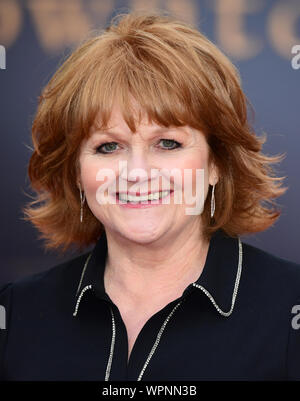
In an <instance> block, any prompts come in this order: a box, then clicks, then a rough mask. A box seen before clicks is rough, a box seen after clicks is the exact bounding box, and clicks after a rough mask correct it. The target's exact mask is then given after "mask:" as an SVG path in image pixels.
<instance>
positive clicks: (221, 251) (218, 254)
mask: <svg viewBox="0 0 300 401" xmlns="http://www.w3.org/2000/svg"><path fill="white" fill-rule="evenodd" d="M107 250H108V247H107V238H106V234H105V231H103V233H102V235H101V237H100V239H99V240H98V242H97V244H96V246H95V248H94V249H93V251H92V252H91V253H90V254H89V255H88V257H87V259H86V262H85V264H84V266H83V270H82V273H81V278H80V281H79V284H78V288H77V292H76V303H75V310H74V313H73V315H74V316H76V315H77V312H78V308H79V304H80V301H81V298H82V296H83V294H84V292H85V291H86V290H88V289H93V291H94V292H95V294H96V296H97V297H98V298H100V299H104V300H106V301H109V302H111V300H110V298H109V297H108V295H107V294H106V292H105V288H104V270H105V264H106V258H107ZM242 256H243V255H242V244H241V241H240V239H239V238H233V237H229V236H228V235H226V234H225V233H224V232H223V231H222V230H218V231H216V232H215V233H214V234H213V235H212V237H211V239H210V244H209V249H208V253H207V257H206V262H205V265H204V268H203V270H202V273H201V274H200V276H199V278H198V279H197V280H196V281H195V282H193V283H191V284H189V285H188V286H187V288H186V289H185V290H184V292H183V294H182V295H186V294H187V293H189V292H190V291H193V290H195V289H197V290H198V291H202V293H204V294H205V295H206V296H207V297H208V298H209V300H210V301H211V303H212V305H213V307H214V308H215V310H216V311H217V312H218V313H220V314H221V315H222V316H226V317H228V316H230V315H231V313H232V312H233V309H234V305H235V300H236V296H237V293H238V287H239V281H240V276H241V271H242Z"/></svg>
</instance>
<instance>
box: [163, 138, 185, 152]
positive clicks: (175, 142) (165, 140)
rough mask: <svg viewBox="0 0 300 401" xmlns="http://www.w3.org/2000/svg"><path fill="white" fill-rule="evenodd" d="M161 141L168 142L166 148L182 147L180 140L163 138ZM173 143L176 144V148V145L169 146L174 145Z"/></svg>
mask: <svg viewBox="0 0 300 401" xmlns="http://www.w3.org/2000/svg"><path fill="white" fill-rule="evenodd" d="M160 142H165V143H167V147H166V149H167V150H173V149H177V148H180V147H181V145H182V144H181V143H179V142H177V141H174V140H173V139H161V140H160ZM172 143H173V144H175V146H176V147H175V148H174V147H169V146H168V145H172Z"/></svg>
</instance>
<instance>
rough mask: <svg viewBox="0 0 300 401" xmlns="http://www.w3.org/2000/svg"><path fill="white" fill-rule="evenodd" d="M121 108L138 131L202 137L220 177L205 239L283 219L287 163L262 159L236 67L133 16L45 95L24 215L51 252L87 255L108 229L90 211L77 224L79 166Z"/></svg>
mask: <svg viewBox="0 0 300 401" xmlns="http://www.w3.org/2000/svg"><path fill="white" fill-rule="evenodd" d="M132 99H134V100H135V101H136V102H137V104H138V105H139V106H140V112H139V113H138V117H137V115H136V114H135V113H134V109H133V108H132ZM115 102H118V104H119V105H120V108H121V111H122V115H123V118H124V120H125V121H126V123H127V124H128V126H129V128H130V129H131V131H132V132H136V124H137V123H139V122H140V118H141V117H142V114H143V113H145V114H146V115H147V117H148V119H149V122H150V123H151V122H153V121H154V122H155V123H157V124H159V125H161V126H165V127H169V126H177V127H179V126H184V125H189V126H191V127H193V128H195V129H198V130H201V131H202V132H203V133H204V134H205V136H206V140H207V143H208V145H209V148H210V156H211V157H212V158H213V160H214V162H215V164H216V166H217V168H218V171H219V181H218V183H217V185H216V187H215V197H216V209H215V215H214V219H211V217H210V196H207V199H206V202H205V206H204V211H203V213H202V224H203V227H204V234H205V235H206V236H207V238H209V237H210V236H211V235H212V233H213V232H214V231H216V230H217V229H219V228H221V229H223V230H224V231H225V232H226V233H227V234H228V235H230V236H238V235H241V234H249V233H253V232H258V231H262V230H265V229H266V228H268V227H269V226H271V225H272V224H273V223H274V222H275V221H276V219H277V218H278V217H279V214H280V211H279V210H278V207H277V206H276V204H275V202H274V198H276V197H278V196H280V195H281V194H282V193H283V192H284V191H285V190H286V188H283V187H282V178H279V177H276V176H275V174H274V170H273V169H272V168H271V164H273V163H276V162H278V161H279V160H281V156H274V157H270V156H267V155H265V154H263V153H262V145H263V143H264V142H265V137H258V136H256V134H255V132H254V130H253V129H252V128H251V125H250V123H249V117H248V115H249V106H250V103H249V102H248V100H247V98H246V96H245V94H244V93H243V91H242V89H241V80H240V76H239V73H238V71H237V69H236V67H235V66H234V65H233V64H232V63H231V62H230V61H229V59H228V58H227V57H226V56H225V55H224V54H223V53H222V52H221V51H220V50H219V49H218V48H217V47H216V46H215V45H214V44H213V43H212V42H211V41H209V40H208V39H207V38H206V37H205V36H204V35H203V34H202V33H200V32H199V31H198V30H197V29H196V28H195V27H193V26H192V25H190V24H188V23H185V22H183V21H180V20H178V19H176V18H175V17H172V16H170V15H164V14H163V13H161V12H160V13H155V12H154V13H151V14H148V13H139V12H133V13H129V14H119V15H117V16H115V17H114V18H113V19H112V20H111V22H110V24H109V25H108V27H107V28H106V29H103V30H101V31H100V32H99V31H98V32H96V33H93V34H92V35H90V36H89V37H88V38H86V39H85V40H84V41H83V42H82V43H81V44H80V45H79V46H78V47H77V48H76V49H75V50H74V51H73V52H71V54H70V55H69V56H68V57H67V59H66V60H65V61H64V62H63V63H62V65H61V66H60V67H59V68H58V70H57V71H56V72H55V74H54V75H53V77H52V78H51V79H50V81H49V82H48V84H47V85H46V86H45V87H44V88H43V90H42V93H41V95H40V97H39V104H38V109H37V112H36V115H35V117H34V121H33V125H32V140H33V146H34V151H33V154H32V156H31V158H30V162H29V167H28V173H29V178H30V181H31V184H32V188H33V189H34V190H35V193H36V197H35V199H34V200H33V201H32V202H30V203H29V204H28V205H27V206H26V207H25V208H24V212H25V219H27V220H30V221H31V222H32V223H33V224H34V225H35V227H36V228H37V229H38V230H39V231H40V232H41V236H42V238H44V239H45V240H46V242H45V246H46V248H61V250H62V251H65V250H67V249H68V248H69V247H70V246H72V245H77V246H78V248H79V249H83V248H84V247H86V246H88V245H91V244H93V243H95V242H97V240H98V239H99V237H100V236H101V233H102V232H103V230H104V227H103V225H102V224H101V222H100V221H99V220H97V218H96V217H95V216H94V215H93V214H92V212H91V211H90V210H89V208H88V206H87V205H86V204H85V206H84V208H85V209H84V222H83V223H80V219H79V215H80V197H79V190H78V186H77V166H78V158H79V150H80V145H81V143H82V141H83V140H84V139H86V138H88V137H89V135H90V128H91V126H92V125H93V124H94V122H95V118H96V116H97V115H98V113H100V120H101V128H102V129H105V128H106V127H107V125H108V123H109V120H110V115H111V110H112V107H113V104H114V103H115ZM209 194H210V193H209Z"/></svg>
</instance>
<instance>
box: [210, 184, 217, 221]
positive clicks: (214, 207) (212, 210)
mask: <svg viewBox="0 0 300 401" xmlns="http://www.w3.org/2000/svg"><path fill="white" fill-rule="evenodd" d="M215 209H216V201H215V184H214V185H213V187H212V191H211V200H210V217H211V218H212V217H214V214H215Z"/></svg>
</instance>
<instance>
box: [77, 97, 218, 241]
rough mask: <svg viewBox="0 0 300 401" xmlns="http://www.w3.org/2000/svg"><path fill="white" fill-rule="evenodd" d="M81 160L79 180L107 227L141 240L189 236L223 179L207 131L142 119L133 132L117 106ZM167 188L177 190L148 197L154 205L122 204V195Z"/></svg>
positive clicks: (93, 135) (93, 131)
mask: <svg viewBox="0 0 300 401" xmlns="http://www.w3.org/2000/svg"><path fill="white" fill-rule="evenodd" d="M178 144H180V145H178ZM79 162H80V177H79V180H80V182H81V187H82V190H83V191H84V192H85V195H86V201H87V203H88V206H89V208H90V210H91V211H92V213H93V214H94V216H95V217H96V218H97V219H98V220H99V221H100V222H101V223H102V224H103V225H104V227H105V230H106V231H110V232H112V233H113V234H114V235H120V236H122V237H123V238H126V239H127V240H131V241H134V242H138V243H148V242H152V241H156V240H159V239H167V238H172V237H173V236H177V235H178V234H183V233H184V232H186V234H187V236H188V235H190V233H191V232H192V230H195V229H196V228H197V227H198V228H199V224H200V227H201V212H202V208H203V204H204V201H205V198H206V196H207V192H208V185H209V184H214V183H216V181H217V175H216V172H215V170H214V169H213V166H212V165H209V147H208V144H207V142H206V139H205V136H204V135H203V133H201V132H200V131H197V130H195V129H193V128H191V127H189V126H184V127H179V128H178V127H176V128H162V127H161V126H159V125H156V124H147V122H146V121H145V120H142V122H141V124H140V125H139V126H138V129H137V132H136V133H134V134H132V133H131V131H130V129H129V127H128V126H127V124H126V123H125V121H124V119H123V118H122V115H121V113H120V111H119V108H118V106H117V105H115V107H114V109H113V111H112V115H111V120H110V122H109V129H108V130H106V131H105V132H101V131H98V130H97V129H96V128H95V127H92V129H91V137H90V138H89V139H88V140H87V141H85V142H84V143H83V144H82V147H81V152H80V157H79ZM126 167H127V168H126ZM135 169H138V170H135ZM173 169H175V170H173ZM197 169H198V172H197V174H196V171H197ZM172 170H173V174H172ZM134 174H135V175H134ZM189 178H190V179H189ZM164 189H166V190H171V192H169V191H168V192H167V193H166V194H167V196H166V197H165V198H164V199H161V200H154V201H153V203H152V204H151V200H150V201H149V200H147V202H150V205H149V204H148V205H145V204H144V205H143V204H142V205H141V203H139V204H132V203H125V202H124V203H123V204H120V203H119V197H118V195H116V192H125V193H128V192H129V193H132V192H134V193H137V194H145V193H146V194H148V193H152V194H154V193H155V192H156V193H157V191H161V190H164ZM191 196H192V197H191ZM195 199H197V201H196V200H195ZM142 203H145V201H144V202H142ZM83 224H84V223H83ZM200 230H201V228H200ZM174 238H175V237H174Z"/></svg>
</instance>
